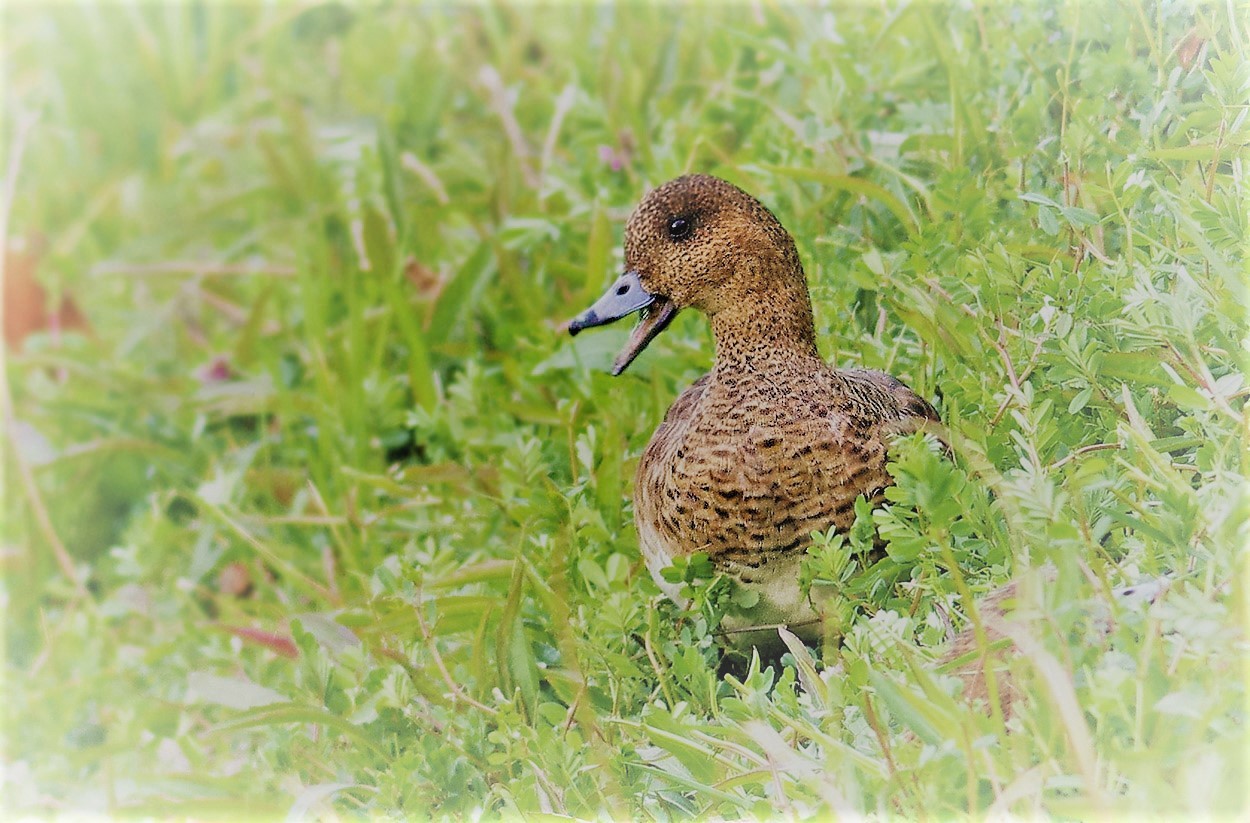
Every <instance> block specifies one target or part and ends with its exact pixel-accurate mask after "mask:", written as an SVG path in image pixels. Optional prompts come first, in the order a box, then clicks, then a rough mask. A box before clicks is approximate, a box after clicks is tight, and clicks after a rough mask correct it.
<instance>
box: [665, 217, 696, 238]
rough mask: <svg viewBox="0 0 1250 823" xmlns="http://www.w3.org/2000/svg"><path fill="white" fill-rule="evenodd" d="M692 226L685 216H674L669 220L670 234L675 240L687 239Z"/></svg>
mask: <svg viewBox="0 0 1250 823" xmlns="http://www.w3.org/2000/svg"><path fill="white" fill-rule="evenodd" d="M692 228H694V226H693V225H691V222H690V221H689V220H688V219H686V218H685V217H674V218H673V219H672V220H670V221H668V236H669V237H670V238H671V239H673V240H685V239H686V238H687V237H689V236H690V230H691V229H692Z"/></svg>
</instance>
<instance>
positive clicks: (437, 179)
mask: <svg viewBox="0 0 1250 823" xmlns="http://www.w3.org/2000/svg"><path fill="white" fill-rule="evenodd" d="M1245 12H1246V9H1245V8H1244V6H1241V4H1239V3H1236V2H1230V3H1212V4H1209V5H1206V4H1191V3H1184V2H1166V1H1161V2H1136V1H1134V2H1129V3H1127V4H1112V3H1097V2H1068V3H1064V4H1036V5H1035V4H1032V3H1028V4H1019V5H1010V4H1004V3H960V4H950V5H941V4H928V3H882V4H868V3H864V4H853V5H849V6H842V5H838V6H835V7H832V8H823V7H819V6H811V7H808V6H801V5H789V4H773V3H758V4H751V5H735V6H732V7H729V8H724V9H716V8H711V7H709V8H699V7H692V8H678V7H667V6H666V5H663V4H656V5H651V4H628V5H622V6H609V5H602V6H572V5H570V6H565V5H563V4H557V5H555V6H542V5H535V6H530V5H519V6H494V5H484V6H467V5H466V6H464V7H454V6H453V7H448V6H442V5H407V4H389V5H388V4H380V5H376V6H370V7H361V8H352V7H348V6H345V5H340V4H337V3H314V4H305V3H300V4H286V3H277V4H269V3H265V4H262V3H255V4H218V3H166V4H126V5H117V6H109V5H96V4H92V3H83V4H76V5H70V4H58V5H40V4H31V5H25V4H17V5H13V4H6V6H5V9H4V15H5V19H4V32H5V35H4V37H5V50H4V51H5V56H4V60H5V66H6V84H7V85H6V102H5V105H4V124H3V125H4V137H5V141H6V143H5V145H6V147H7V149H6V151H5V157H6V158H9V159H10V165H9V167H8V169H7V171H6V178H5V179H6V183H7V184H11V185H14V186H15V189H14V191H13V200H12V211H11V214H10V215H9V218H8V225H7V230H8V239H9V254H8V255H7V256H6V269H7V274H8V276H9V277H10V278H12V277H14V276H16V275H15V272H17V271H19V270H22V271H26V270H32V269H33V270H34V271H35V273H36V274H37V277H38V278H39V280H40V282H41V283H42V284H43V286H44V288H45V289H46V290H47V292H48V294H49V296H50V299H57V298H60V297H63V296H64V297H69V298H72V300H73V301H74V302H75V303H76V304H77V306H79V307H80V309H81V311H82V314H83V315H84V317H85V318H86V322H87V323H88V324H89V328H86V329H81V328H80V329H77V330H68V331H67V330H62V331H61V333H57V332H56V330H55V329H51V330H44V331H43V332H40V333H36V334H33V335H32V336H29V337H28V338H27V339H26V340H25V343H24V346H23V348H22V350H21V352H20V353H17V352H11V353H10V354H9V356H8V357H7V362H6V367H5V368H6V374H5V377H6V382H7V385H8V387H9V388H8V391H9V392H10V393H11V396H12V417H11V418H9V419H6V425H5V428H6V438H5V445H4V455H5V456H4V466H5V494H4V525H3V575H4V582H3V598H4V608H5V658H4V665H5V669H4V672H5V683H4V700H3V703H4V712H5V717H4V753H3V758H4V761H3V762H4V774H5V778H4V785H3V790H2V793H3V798H4V799H3V803H4V805H5V807H6V808H7V809H8V810H9V812H11V813H12V812H17V813H26V814H41V815H42V814H53V813H63V812H85V811H95V812H106V813H112V814H124V815H161V816H164V815H179V816H191V817H199V818H205V817H210V818H221V817H233V816H236V815H239V814H247V815H252V816H261V817H276V816H280V815H287V814H293V815H294V816H296V817H298V816H301V815H304V814H311V815H324V814H327V813H330V812H331V811H334V812H336V813H338V814H341V815H357V814H361V815H373V814H378V815H385V814H404V815H411V816H414V817H425V816H430V815H449V816H457V817H458V816H461V815H479V814H481V815H487V816H495V815H504V816H513V815H517V816H519V815H525V816H529V815H530V814H534V813H542V812H549V813H555V814H561V815H574V816H579V817H601V816H605V815H606V816H611V817H614V818H643V819H649V818H657V819H669V818H685V817H690V816H710V817H714V818H728V819H735V818H756V817H770V816H773V815H785V816H789V815H806V814H809V813H826V814H828V813H837V814H848V815H863V814H878V813H879V814H883V815H900V816H905V817H938V818H945V817H950V816H955V815H961V814H965V813H972V814H977V815H983V814H990V813H999V812H1010V813H1015V814H1026V815H1027V814H1036V813H1042V814H1047V815H1055V816H1060V817H1068V818H1084V817H1089V816H1096V815H1104V814H1116V815H1125V816H1127V815H1140V814H1151V815H1159V814H1165V815H1177V814H1186V815H1208V816H1209V815H1224V814H1228V815H1231V814H1233V813H1235V812H1236V811H1237V810H1238V809H1239V808H1241V805H1240V804H1241V802H1242V792H1243V791H1244V783H1243V782H1242V781H1243V774H1244V765H1245V764H1244V760H1243V754H1244V751H1243V750H1244V747H1245V745H1246V742H1247V735H1246V729H1245V723H1246V717H1245V698H1246V696H1245V688H1244V683H1245V676H1246V638H1245V634H1244V630H1243V624H1244V621H1245V617H1246V602H1245V587H1244V578H1245V572H1246V569H1245V545H1246V542H1247V537H1248V534H1247V528H1246V514H1247V499H1246V489H1245V476H1244V475H1245V468H1244V464H1243V459H1244V451H1245V436H1246V433H1247V432H1246V398H1247V391H1248V387H1247V385H1246V381H1245V374H1246V372H1247V365H1248V364H1247V360H1248V358H1250V354H1248V352H1250V348H1248V346H1250V338H1248V336H1247V325H1246V306H1247V303H1246V299H1247V296H1246V269H1245V263H1244V260H1243V259H1242V254H1243V250H1244V245H1245V240H1246V219H1247V218H1246V208H1245V205H1246V202H1247V200H1246V195H1247V191H1246V184H1245V180H1244V175H1245V168H1244V165H1245V162H1246V160H1247V156H1248V152H1247V144H1248V141H1250V124H1248V123H1247V108H1246V100H1247V99H1248V95H1250V61H1248V60H1247V55H1246V53H1245V49H1246V43H1247V31H1246V29H1245V20H1246V15H1245ZM686 171H704V172H710V173H713V174H718V175H721V176H723V177H726V178H728V179H729V180H731V181H733V182H735V183H737V184H739V185H740V186H742V187H743V188H745V189H747V190H748V191H750V192H751V193H753V194H754V195H756V196H757V197H759V198H760V199H761V200H762V201H763V202H764V203H765V204H766V205H768V206H769V207H770V208H771V209H772V210H773V211H774V212H775V213H776V214H777V215H778V216H779V218H780V219H781V221H782V222H783V223H784V224H785V225H786V226H787V227H788V228H789V229H790V230H791V232H792V233H793V234H794V235H795V238H796V240H797V242H798V246H799V249H800V252H801V254H802V257H803V261H804V264H805V266H806V268H807V273H808V277H809V280H810V282H811V284H812V290H813V298H814V302H815V309H816V316H817V326H818V331H819V337H820V341H821V345H822V347H823V351H824V352H825V354H826V355H827V356H828V357H830V358H831V359H833V360H835V361H836V362H837V363H838V364H839V365H855V366H864V367H870V368H877V369H882V370H885V371H888V372H890V373H892V374H895V375H897V376H899V377H900V378H902V379H904V380H905V381H907V382H908V383H909V385H911V386H912V387H913V388H915V389H916V390H917V391H918V392H919V393H920V394H921V395H923V396H925V397H927V398H930V399H931V400H933V401H934V403H935V405H937V406H938V408H939V409H940V412H941V416H942V418H943V420H944V422H945V425H946V426H947V427H948V430H949V439H950V445H951V456H950V458H949V459H948V458H947V457H946V456H944V454H943V452H942V450H941V449H939V448H938V447H937V446H936V445H935V444H934V443H932V442H926V441H925V440H924V439H922V438H920V437H913V438H911V439H908V440H905V441H903V442H901V443H900V444H899V446H898V448H897V450H896V453H895V455H894V463H893V465H892V473H893V476H894V477H895V479H896V481H897V486H896V487H895V489H894V490H893V491H892V492H891V493H890V499H889V501H888V502H887V503H886V504H885V505H883V506H881V507H880V508H878V509H877V510H876V511H870V510H868V509H867V507H862V510H861V512H860V518H859V525H858V526H857V527H856V529H855V531H854V532H853V533H851V534H849V535H818V536H817V540H816V543H815V546H814V547H813V549H812V550H811V553H810V554H811V560H810V562H809V564H808V567H807V568H806V570H805V576H806V579H807V580H808V581H810V583H811V585H812V586H813V587H816V586H822V587H826V588H831V589H834V590H836V591H837V592H838V593H839V594H840V596H841V601H840V602H841V603H843V604H844V605H843V606H841V607H840V610H839V616H840V623H839V625H838V626H837V629H838V632H839V633H840V634H841V639H840V641H839V642H836V643H833V642H831V643H829V644H827V647H826V648H825V649H823V650H810V652H807V651H804V650H802V649H796V650H795V651H796V652H797V653H798V654H797V657H796V656H795V654H790V655H787V656H786V657H785V658H784V659H783V660H781V661H772V662H771V663H766V664H765V665H762V666H760V665H756V666H752V667H750V668H749V669H747V670H744V671H740V672H737V673H736V674H734V673H730V674H728V675H725V674H718V664H719V652H718V649H717V647H716V644H715V643H714V641H713V631H714V629H715V625H716V620H717V619H718V617H719V615H720V613H721V612H722V611H723V609H724V608H726V607H728V606H729V605H731V600H732V597H733V593H732V592H729V591H728V590H726V589H725V587H723V586H722V585H720V584H718V583H717V582H716V581H715V580H709V579H708V571H707V567H706V564H701V563H700V562H699V561H698V559H697V558H696V559H695V560H694V561H692V562H691V563H688V564H684V565H683V567H682V568H680V569H679V570H678V571H679V573H680V574H681V575H683V576H684V579H685V580H687V581H688V584H689V587H690V590H691V592H692V593H693V594H695V598H694V603H693V605H692V606H691V608H690V609H689V610H688V611H685V612H682V611H679V610H678V609H677V608H676V607H675V606H673V605H672V604H670V603H669V602H667V601H665V600H664V599H663V598H662V597H661V596H660V594H659V592H658V590H657V589H656V587H655V586H654V584H653V583H652V582H651V580H650V578H649V576H648V575H647V574H646V571H645V569H644V568H643V566H642V563H641V560H640V557H639V554H638V549H637V538H636V536H635V533H634V530H633V524H632V510H631V507H630V502H629V498H630V488H631V484H632V472H633V468H634V466H635V465H636V461H637V459H638V455H639V453H640V451H641V449H642V448H643V446H644V445H645V443H646V442H647V440H648V438H649V437H650V434H651V432H652V430H653V428H654V426H655V425H656V424H657V423H658V421H659V420H660V419H661V417H662V415H663V413H664V411H665V409H666V408H667V407H668V404H669V403H670V402H672V400H673V399H674V398H675V397H676V395H677V394H678V392H680V391H681V390H682V389H683V388H684V387H685V386H687V385H688V384H689V383H690V382H692V381H693V380H694V379H695V378H696V377H697V376H698V375H699V374H701V373H702V372H703V371H704V370H706V368H707V367H708V365H709V363H710V360H711V351H712V347H711V338H710V333H709V331H708V329H707V327H706V323H705V322H704V321H703V320H702V319H701V318H699V317H697V316H695V315H694V314H693V313H686V314H684V315H683V316H682V317H680V318H679V319H678V320H677V322H675V323H674V325H673V326H672V328H671V329H670V330H669V332H668V333H666V334H665V335H664V336H663V337H661V338H660V339H659V340H657V341H656V343H654V344H653V345H652V346H651V347H650V348H649V349H648V351H647V352H646V353H645V354H644V355H643V357H642V358H641V359H640V360H639V361H638V362H637V363H635V364H634V366H633V367H632V368H631V369H630V371H629V372H628V373H627V374H626V375H625V376H623V377H621V378H612V377H610V376H609V375H608V373H607V372H608V366H609V363H610V361H611V358H612V356H613V354H614V353H615V352H616V351H617V350H618V349H619V348H620V347H621V344H622V342H623V339H624V336H625V334H626V333H627V332H626V330H624V329H610V330H605V331H602V332H597V333H594V334H587V335H584V336H581V337H579V338H578V339H577V340H576V342H574V341H573V340H571V339H570V338H568V336H567V335H565V334H563V333H562V332H561V328H560V325H561V323H562V322H563V321H565V320H567V319H568V318H570V317H572V316H573V315H574V314H575V313H576V312H578V311H580V310H581V309H582V308H584V307H585V306H587V305H589V303H590V302H591V300H592V299H593V298H594V297H596V296H597V295H598V294H599V293H600V292H601V290H602V289H603V287H604V285H605V284H606V283H608V282H609V281H610V279H611V278H612V277H614V276H615V275H616V274H617V273H619V268H620V263H621V258H620V252H619V239H620V230H621V224H622V222H623V219H624V217H625V216H626V215H627V214H628V212H629V210H630V209H631V207H632V206H633V204H634V203H636V202H637V200H638V199H639V198H640V197H641V196H642V194H643V193H644V192H645V190H646V189H647V188H648V187H649V186H652V185H655V184H658V183H660V182H663V181H665V180H667V179H669V178H671V177H674V176H677V175H678V174H681V173H683V172H686ZM687 315H689V316H687ZM874 527H875V528H876V529H877V530H878V531H879V533H880V534H881V535H882V536H883V537H884V538H885V539H886V540H887V541H888V557H887V558H886V559H885V560H883V561H882V562H881V563H879V564H877V565H875V566H873V567H872V568H871V569H867V570H866V569H864V568H863V567H862V566H861V565H860V558H862V557H863V556H864V555H863V554H862V553H860V552H858V549H862V548H864V547H865V546H867V545H868V544H870V543H871V540H872V530H873V528H874ZM1043 568H1045V569H1047V570H1048V571H1047V572H1046V573H1045V574H1038V573H1037V570H1039V569H1043ZM1017 578H1018V579H1020V580H1021V581H1022V582H1021V584H1020V586H1021V587H1020V592H1021V593H1020V595H1019V597H1018V601H1019V610H1018V611H1019V613H1020V615H1021V617H1020V621H1021V622H1020V625H1022V626H1024V627H1025V630H1024V631H1023V636H1022V639H1020V640H1019V641H1018V642H1017V644H1016V645H1017V648H1018V654H1017V655H1016V656H1015V658H1014V660H1013V662H1012V663H1011V676H1012V677H1013V682H1014V683H1015V688H1016V690H1017V691H1018V694H1019V696H1018V698H1017V699H1016V701H1015V702H1014V708H1013V710H1012V711H1011V712H1009V713H1004V712H1002V711H1000V710H998V707H997V706H996V705H994V701H991V705H990V706H989V707H988V709H987V708H986V706H985V705H984V704H981V705H970V704H969V703H967V702H966V701H964V700H962V699H960V698H959V697H958V694H959V689H960V685H959V681H958V679H957V678H955V677H953V676H952V675H951V674H950V672H949V671H948V670H947V669H946V668H944V667H942V666H941V665H939V663H938V660H939V658H940V655H941V649H942V648H943V645H944V644H945V643H946V642H947V640H948V638H949V636H950V634H951V633H952V631H954V630H958V629H960V628H963V627H965V626H968V625H975V624H976V621H977V620H978V618H977V608H976V604H977V602H978V599H979V598H980V597H982V596H983V595H984V594H985V593H987V592H989V591H991V590H993V589H994V588H996V587H997V586H1000V585H1002V584H1003V583H1005V582H1006V581H1008V580H1011V579H1017ZM1125 587H1144V588H1145V590H1147V591H1148V593H1149V596H1148V597H1144V598H1142V597H1139V598H1131V597H1123V596H1121V594H1122V593H1123V592H1124V589H1125ZM1117 592H1118V593H1119V594H1117Z"/></svg>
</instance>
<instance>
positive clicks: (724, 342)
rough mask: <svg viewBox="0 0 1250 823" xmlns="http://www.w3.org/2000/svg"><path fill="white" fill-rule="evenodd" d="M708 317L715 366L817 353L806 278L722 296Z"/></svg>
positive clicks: (817, 356)
mask: <svg viewBox="0 0 1250 823" xmlns="http://www.w3.org/2000/svg"><path fill="white" fill-rule="evenodd" d="M711 319H712V333H713V334H714V335H715V336H716V367H717V368H718V369H720V368H730V369H733V368H741V367H743V366H751V367H754V368H757V369H758V368H759V367H762V366H765V365H767V364H769V363H770V362H776V361H793V360H795V359H807V358H815V359H817V360H819V359H820V351H819V350H818V349H817V348H816V323H815V321H814V320H813V318H812V301H811V299H810V298H809V297H808V294H807V283H806V282H799V283H794V284H786V285H783V286H780V287H776V286H774V287H773V288H771V289H769V290H768V293H767V294H766V295H761V294H758V293H757V294H745V295H742V296H741V299H736V300H730V301H726V303H725V304H724V305H723V306H722V307H721V308H720V310H719V311H717V312H716V313H715V314H713V315H712V318H711Z"/></svg>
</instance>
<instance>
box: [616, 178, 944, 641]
mask: <svg viewBox="0 0 1250 823" xmlns="http://www.w3.org/2000/svg"><path fill="white" fill-rule="evenodd" d="M677 217H681V218H684V219H686V220H689V221H692V222H693V226H694V228H693V231H692V232H691V235H690V237H688V238H685V239H683V240H681V241H674V240H673V239H671V238H670V237H669V236H667V234H666V227H667V225H668V223H669V222H670V221H671V220H673V219H675V218H677ZM625 256H626V263H627V265H628V266H629V267H630V268H631V269H635V270H636V271H638V272H639V275H640V277H641V280H642V283H643V285H644V286H645V287H646V289H647V290H648V291H649V292H652V293H654V294H659V295H664V296H665V297H667V298H668V299H669V300H671V301H673V302H674V303H675V304H677V305H678V306H681V307H687V306H690V307H694V308H696V309H698V310H700V311H702V312H703V313H705V314H707V315H708V316H709V317H710V318H711V323H712V328H713V332H714V334H715V337H716V362H715V365H714V367H713V368H712V371H711V372H710V373H708V374H707V375H705V376H704V377H702V378H700V379H699V380H698V381H697V382H695V384H694V385H692V386H691V387H690V388H689V389H687V390H686V391H685V392H683V393H682V395H681V396H680V397H678V398H677V401H676V402H675V403H674V404H673V405H672V407H671V408H670V409H669V411H668V413H667V415H666V416H665V418H664V421H663V422H662V423H661V424H660V426H659V428H658V429H657V430H656V432H655V434H654V435H653V437H652V438H651V442H650V444H649V445H648V446H647V449H646V451H645V452H644V453H643V456H642V460H641V461H640V463H639V466H638V474H637V478H636V481H635V519H636V521H637V525H638V532H639V535H640V539H641V542H642V544H643V551H644V555H645V556H646V558H647V561H648V566H649V567H650V568H651V570H652V572H653V574H654V575H655V576H656V579H657V582H660V583H661V585H662V586H664V588H665V589H666V591H668V592H669V594H670V595H673V596H675V595H676V592H675V591H674V590H673V588H672V587H671V586H669V585H667V584H665V583H664V582H663V581H662V579H661V578H660V577H659V571H660V569H662V568H663V567H664V566H666V565H668V564H669V563H670V562H671V558H672V557H674V556H678V555H687V554H691V553H693V552H696V551H705V552H707V553H708V555H709V557H710V558H711V559H712V561H713V563H714V565H715V566H716V567H717V568H718V569H720V570H721V571H724V572H726V573H728V574H731V575H733V576H734V577H736V578H737V579H738V580H739V581H740V583H742V584H743V585H746V586H751V587H754V588H756V589H757V590H759V591H760V592H761V594H762V599H761V603H760V605H759V607H758V608H757V609H756V610H754V613H753V614H752V615H750V616H749V617H748V618H746V619H745V621H744V620H741V619H740V620H738V621H737V622H738V623H739V624H741V623H743V622H745V623H746V624H748V625H756V624H763V623H787V624H791V626H792V627H799V626H808V627H811V626H814V625H815V624H816V623H818V620H819V614H818V610H817V609H815V608H814V607H813V606H812V604H810V603H808V602H806V601H804V600H802V599H801V598H800V597H799V591H798V561H799V559H800V558H801V557H802V556H803V554H804V551H805V549H806V547H807V546H808V545H809V543H810V534H811V532H812V531H813V530H822V531H823V530H825V529H829V528H830V527H833V528H836V529H838V530H845V529H847V528H849V527H850V525H851V523H852V521H853V520H854V517H855V515H854V504H855V499H856V498H857V497H858V496H859V495H861V494H862V495H865V496H866V497H868V498H869V499H872V500H876V499H878V497H879V495H880V494H881V493H882V492H883V490H884V489H885V488H886V486H887V485H888V484H889V482H890V478H889V475H888V474H887V473H886V470H885V465H886V451H887V448H888V446H889V442H890V439H891V438H892V437H894V436H896V435H898V434H899V433H901V432H907V431H914V430H915V429H916V427H917V426H918V425H919V424H920V422H921V421H923V420H936V419H937V414H936V413H935V412H934V410H933V408H932V407H931V406H930V405H929V404H928V403H926V402H925V401H924V400H922V399H921V398H920V397H918V396H917V395H916V394H915V393H913V392H912V391H911V390H910V389H909V388H907V387H906V386H905V385H903V384H902V383H901V382H899V381H898V380H896V379H894V378H893V377H891V376H889V375H886V374H883V373H881V372H873V371H867V370H860V369H853V370H839V369H835V368H832V367H831V366H829V365H828V364H827V363H825V362H824V361H823V360H822V359H821V357H820V355H819V352H818V351H817V347H816V333H815V327H814V323H813V320H812V307H811V300H810V298H809V296H808V290H807V281H806V278H805V276H804V274H803V268H802V265H801V263H800V261H799V256H798V252H797V250H796V249H795V246H794V241H793V239H792V238H791V237H790V235H789V233H788V232H786V230H785V229H784V228H783V227H782V225H781V223H780V222H778V220H777V219H776V217H774V216H773V214H772V213H771V212H770V211H768V209H766V208H765V207H764V206H763V205H761V204H760V203H759V201H757V200H755V199H754V198H753V197H751V196H750V195H748V194H746V193H745V192H743V191H741V190H740V189H738V188H736V187H735V186H732V185H731V184H729V183H727V182H725V181H723V180H719V179H717V178H713V177H707V176H702V175H691V176H687V177H681V178H678V179H677V180H674V181H671V182H669V183H667V184H665V185H663V186H661V187H659V188H658V189H655V190H654V191H652V192H651V193H650V194H649V195H648V196H647V197H646V198H645V199H644V200H643V202H642V203H641V204H640V205H639V206H638V208H637V210H635V212H634V214H633V216H632V217H631V218H630V220H629V223H628V225H627V228H626V240H625ZM733 622H734V621H730V623H731V628H732V624H733ZM806 633H808V634H811V632H810V631H809V632H806ZM771 635H772V637H773V638H775V636H776V634H775V631H774V632H771ZM743 640H744V642H754V641H753V640H752V639H751V638H750V637H749V633H748V634H746V635H744V636H743Z"/></svg>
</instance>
